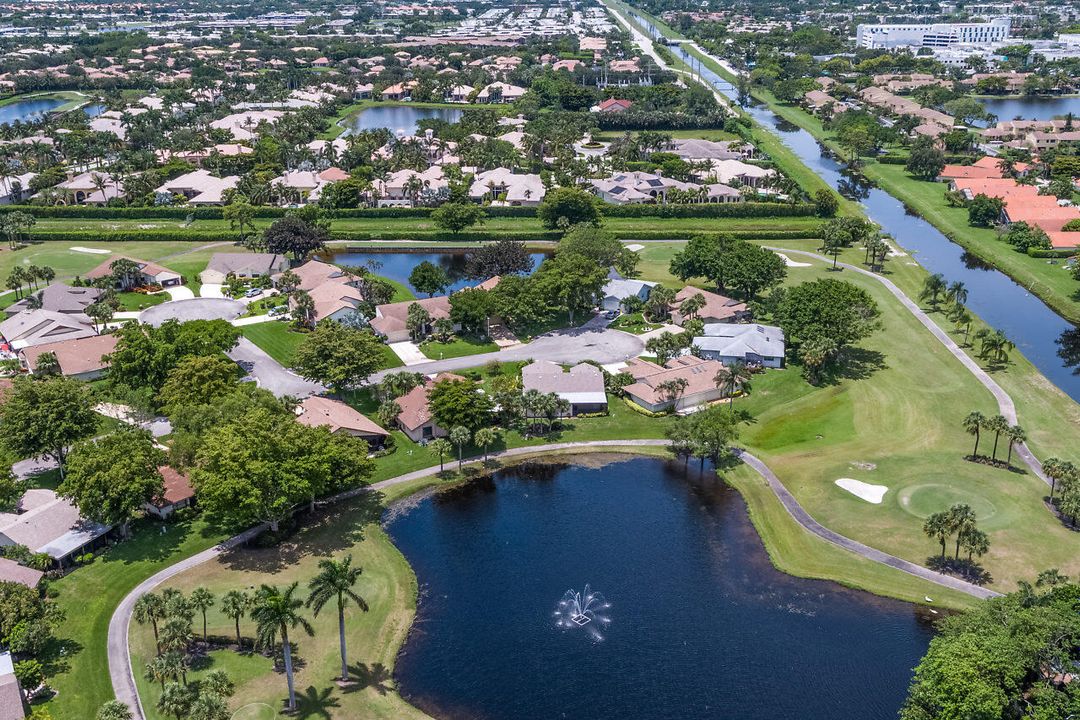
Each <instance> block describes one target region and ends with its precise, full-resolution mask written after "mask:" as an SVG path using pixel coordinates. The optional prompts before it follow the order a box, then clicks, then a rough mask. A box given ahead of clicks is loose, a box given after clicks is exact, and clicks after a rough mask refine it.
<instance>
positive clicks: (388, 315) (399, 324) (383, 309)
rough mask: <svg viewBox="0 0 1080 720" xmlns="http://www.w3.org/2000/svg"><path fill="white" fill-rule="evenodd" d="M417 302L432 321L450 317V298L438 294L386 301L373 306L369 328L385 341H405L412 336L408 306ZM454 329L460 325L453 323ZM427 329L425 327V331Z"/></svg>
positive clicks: (458, 328)
mask: <svg viewBox="0 0 1080 720" xmlns="http://www.w3.org/2000/svg"><path fill="white" fill-rule="evenodd" d="M414 303H415V304H417V305H419V306H420V307H422V308H424V309H425V310H427V312H428V315H430V316H431V322H432V323H434V322H435V321H436V320H439V319H440V318H448V317H450V298H448V297H446V296H445V295H440V296H437V297H431V298H422V299H418V300H405V301H403V302H396V303H387V304H386V305H378V306H376V307H375V317H373V318H372V319H371V329H372V330H374V331H375V333H376V334H377V335H380V336H381V337H384V338H386V341H387V342H392V343H394V342H406V341H408V340H411V339H412V338H411V337H410V336H409V327H408V320H409V306H410V305H412V304H414ZM454 329H455V330H460V329H461V328H460V326H458V325H455V326H454ZM427 331H428V329H425V330H424V332H425V333H426V332H427Z"/></svg>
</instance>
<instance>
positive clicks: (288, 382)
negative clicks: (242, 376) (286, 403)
mask: <svg viewBox="0 0 1080 720" xmlns="http://www.w3.org/2000/svg"><path fill="white" fill-rule="evenodd" d="M226 354H227V355H228V356H229V357H230V358H232V359H233V360H235V361H236V364H237V365H239V366H240V367H241V368H243V370H244V372H246V373H247V374H248V376H249V377H251V378H252V379H254V380H255V382H256V383H258V385H259V387H261V388H263V389H265V390H269V391H270V392H272V393H273V394H274V395H276V396H277V397H285V396H286V395H291V396H292V397H297V398H305V397H307V396H308V395H315V394H316V393H320V392H322V391H323V390H324V389H325V388H323V387H322V386H321V385H319V384H318V383H313V382H311V381H309V380H305V379H304V378H302V377H300V376H299V375H296V374H294V373H292V372H290V371H288V370H286V369H285V368H284V367H282V366H281V365H280V364H278V362H277V361H276V360H274V358H272V357H270V356H269V355H267V354H266V353H265V352H263V351H262V350H261V349H260V348H259V346H258V345H256V344H255V343H253V342H251V341H250V340H248V339H247V338H246V337H241V338H240V341H239V342H238V343H237V344H236V347H234V348H233V349H232V350H230V351H229V352H228V353H226Z"/></svg>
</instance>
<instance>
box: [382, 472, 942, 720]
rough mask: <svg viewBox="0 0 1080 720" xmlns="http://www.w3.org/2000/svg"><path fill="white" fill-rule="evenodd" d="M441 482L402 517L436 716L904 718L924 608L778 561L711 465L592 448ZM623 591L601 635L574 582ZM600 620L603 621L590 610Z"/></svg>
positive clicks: (400, 532) (427, 699) (409, 655)
mask: <svg viewBox="0 0 1080 720" xmlns="http://www.w3.org/2000/svg"><path fill="white" fill-rule="evenodd" d="M584 461H585V464H587V465H593V467H582V466H577V465H561V464H560V465H536V464H531V465H526V466H519V467H517V468H513V469H509V470H505V471H502V472H500V473H498V474H497V475H496V476H494V477H493V478H490V479H485V480H479V481H476V482H473V483H471V484H469V485H466V486H464V487H461V488H458V489H454V490H448V491H444V492H442V493H439V494H437V495H434V496H430V497H427V498H425V499H422V500H420V501H418V502H416V503H415V504H414V506H413V507H412V508H411V509H408V510H402V511H400V513H401V514H398V516H397V517H396V518H394V519H392V520H390V521H389V525H388V527H389V532H390V534H391V536H392V538H393V540H394V542H395V544H396V545H397V546H398V547H399V548H400V549H401V551H402V552H403V553H404V554H405V557H406V558H408V560H409V562H410V563H411V565H412V567H413V569H414V570H415V571H416V575H417V579H418V580H419V583H420V597H421V600H420V604H419V609H418V614H417V618H416V622H415V624H414V626H413V629H412V632H411V633H410V635H409V639H408V642H407V643H406V645H405V647H404V649H403V651H402V654H401V655H400V657H399V658H398V662H397V667H396V678H397V682H398V686H399V688H400V690H401V692H402V694H403V695H404V696H405V697H406V698H407V699H408V700H409V701H410V702H412V703H414V704H416V705H417V706H419V707H420V708H422V709H423V710H425V711H426V712H428V713H430V714H432V715H433V716H434V717H436V718H440V719H441V720H445V719H447V718H483V719H484V720H533V719H535V720H550V719H553V718H575V719H580V718H588V719H589V720H604V719H608V718H610V719H611V720H615V719H618V720H627V719H629V718H649V719H650V720H654V719H666V718H670V719H671V720H676V719H678V720H691V719H695V718H703V719H704V718H732V719H735V718H738V719H739V720H779V719H781V718H791V719H794V718H799V719H800V720H867V719H869V718H875V719H877V718H892V717H895V716H896V712H897V710H898V709H899V707H900V705H901V703H902V702H903V699H904V696H905V692H906V689H907V685H908V683H909V681H910V678H911V668H913V667H914V666H915V664H916V663H917V662H918V660H919V658H920V657H921V655H922V654H923V653H924V652H925V650H926V648H927V645H928V644H929V641H930V638H931V636H932V630H931V627H930V624H929V623H928V622H927V620H926V619H925V617H923V616H922V612H923V611H922V610H918V609H917V608H916V607H915V606H912V605H908V604H905V603H901V602H897V601H889V600H884V599H881V598H877V597H875V596H873V595H870V594H867V593H861V592H857V591H852V590H847V589H845V588H842V587H841V586H839V585H836V584H834V583H829V582H823V581H813V580H802V579H798V578H793V577H790V576H787V575H784V574H782V573H780V572H779V571H777V570H775V569H774V568H773V567H772V565H771V564H770V562H769V559H768V556H767V555H766V553H765V551H764V549H763V547H762V544H761V541H760V539H759V538H758V536H757V534H756V532H755V531H754V528H753V526H752V525H751V523H750V521H749V519H748V517H747V512H746V507H745V504H744V503H743V501H742V498H741V497H740V496H739V494H738V493H737V492H736V491H734V490H732V489H730V488H729V487H727V486H726V485H725V484H724V483H723V481H721V480H719V479H718V478H717V477H716V475H715V474H714V473H712V472H706V473H705V474H704V476H701V477H699V476H698V473H697V467H696V464H693V463H692V464H691V467H690V469H689V472H688V473H685V474H684V470H683V467H682V465H681V464H678V463H667V462H664V461H662V460H659V459H654V458H632V459H628V457H627V456H585V458H584ZM586 583H590V584H591V586H592V588H593V589H594V590H598V591H600V592H601V593H603V595H604V596H605V597H606V599H607V601H608V602H609V603H610V604H611V607H610V609H608V610H607V611H606V612H607V614H608V616H609V617H610V620H611V622H610V624H609V625H607V626H606V627H605V628H604V629H603V636H604V637H603V640H602V641H600V642H595V641H594V640H593V639H592V638H591V637H590V635H589V633H588V632H587V630H586V629H577V628H576V629H573V630H564V629H560V628H558V627H556V625H555V622H554V618H553V611H554V610H555V608H556V604H557V602H558V601H559V599H560V598H561V597H562V596H563V594H564V592H565V591H566V590H567V589H570V588H574V589H577V590H581V589H582V588H583V586H584V585H585V584H586ZM586 628H588V626H586Z"/></svg>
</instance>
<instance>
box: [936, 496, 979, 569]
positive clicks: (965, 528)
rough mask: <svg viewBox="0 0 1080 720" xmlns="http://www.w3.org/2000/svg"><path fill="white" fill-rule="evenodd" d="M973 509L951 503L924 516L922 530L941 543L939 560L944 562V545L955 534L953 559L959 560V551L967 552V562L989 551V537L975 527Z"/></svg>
mask: <svg viewBox="0 0 1080 720" xmlns="http://www.w3.org/2000/svg"><path fill="white" fill-rule="evenodd" d="M976 520H977V518H976V516H975V511H974V510H972V509H971V506H969V505H953V506H952V507H951V508H949V509H948V510H945V511H942V512H936V513H934V514H933V515H931V516H930V517H928V518H926V521H925V522H924V523H923V532H924V533H925V534H926V536H927V537H931V538H934V539H936V540H937V541H938V542H939V543H941V561H942V562H945V551H946V545H947V543H948V542H949V540H950V538H952V537H953V536H954V535H955V536H956V554H955V556H954V558H953V559H954V560H957V561H959V560H960V551H961V550H965V551H967V554H968V557H967V559H968V562H971V561H972V560H973V558H975V557H982V556H983V555H985V554H986V553H987V552H989V551H990V538H989V536H987V534H986V533H985V532H983V531H982V530H980V529H979V528H978V527H976Z"/></svg>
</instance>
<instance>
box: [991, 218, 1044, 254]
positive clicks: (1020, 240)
mask: <svg viewBox="0 0 1080 720" xmlns="http://www.w3.org/2000/svg"><path fill="white" fill-rule="evenodd" d="M1002 237H1003V238H1004V240H1005V242H1007V243H1009V244H1010V245H1012V246H1013V247H1014V248H1016V249H1017V251H1018V252H1022V253H1026V252H1027V251H1028V249H1029V248H1036V249H1038V250H1049V249H1050V248H1051V247H1053V245H1052V244H1051V243H1050V237H1049V236H1048V235H1047V234H1046V231H1045V230H1043V229H1042V228H1041V227H1039V226H1038V225H1028V224H1027V223H1026V222H1024V221H1023V220H1021V221H1020V222H1014V223H1012V224H1010V225H1009V229H1008V230H1006V231H1005V234H1004V235H1003V236H1002Z"/></svg>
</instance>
